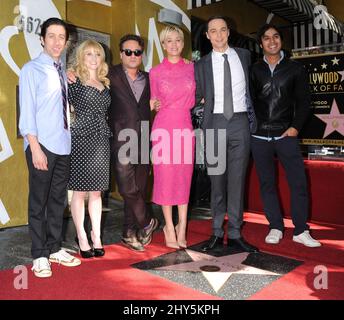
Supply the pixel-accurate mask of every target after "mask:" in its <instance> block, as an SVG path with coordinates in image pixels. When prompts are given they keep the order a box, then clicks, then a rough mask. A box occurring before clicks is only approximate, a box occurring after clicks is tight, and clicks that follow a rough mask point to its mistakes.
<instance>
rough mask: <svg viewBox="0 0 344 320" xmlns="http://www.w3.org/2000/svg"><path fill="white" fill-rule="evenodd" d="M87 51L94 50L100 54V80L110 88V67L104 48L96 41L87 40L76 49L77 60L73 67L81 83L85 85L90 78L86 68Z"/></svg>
mask: <svg viewBox="0 0 344 320" xmlns="http://www.w3.org/2000/svg"><path fill="white" fill-rule="evenodd" d="M87 49H94V51H95V52H96V53H100V57H101V63H100V66H99V68H98V78H99V81H101V82H102V83H103V84H104V85H105V86H106V87H109V85H110V80H109V79H108V78H107V77H106V76H107V74H108V72H109V67H108V65H107V63H106V62H105V52H104V49H103V47H102V46H101V45H100V43H98V42H97V41H94V40H86V41H84V42H83V43H81V44H80V45H79V46H78V48H77V49H76V54H75V60H74V63H73V65H72V69H73V70H74V71H75V73H76V75H77V76H78V77H79V78H80V81H81V82H82V83H83V84H85V83H86V81H87V80H88V79H89V78H90V73H89V71H88V69H87V67H86V66H85V62H84V61H85V51H86V50H87Z"/></svg>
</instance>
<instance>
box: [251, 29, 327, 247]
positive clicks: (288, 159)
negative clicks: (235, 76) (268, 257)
mask: <svg viewBox="0 0 344 320" xmlns="http://www.w3.org/2000/svg"><path fill="white" fill-rule="evenodd" d="M257 37H258V41H259V43H260V46H261V48H262V49H263V52H264V59H263V60H261V61H259V62H257V63H256V64H254V65H253V67H252V70H251V77H250V78H251V79H250V92H251V95H252V101H253V106H254V111H255V115H256V119H257V130H256V132H255V134H254V135H252V138H251V148H252V154H253V158H254V161H255V165H256V169H257V173H258V177H259V182H260V193H261V196H262V200H263V203H264V211H265V213H266V216H267V219H268V220H269V223H270V232H269V234H268V235H267V237H266V238H265V242H266V243H270V244H277V243H279V241H280V240H281V239H282V237H283V229H284V224H283V216H282V213H281V208H280V204H279V199H278V193H277V187H276V177H275V162H274V156H275V154H276V155H277V157H278V159H279V160H280V161H281V163H282V165H283V167H284V169H285V171H286V175H287V179H288V183H289V188H290V193H291V216H292V221H293V223H294V226H295V229H294V236H293V241H295V242H298V243H301V244H304V245H305V246H307V247H319V246H321V243H320V242H318V241H317V240H315V239H313V238H312V237H311V235H310V234H309V227H308V225H307V223H306V221H307V215H308V194H307V180H306V175H305V169H304V164H303V159H302V155H301V152H300V148H299V143H298V139H297V135H298V133H299V131H300V129H301V128H302V126H303V124H304V122H305V120H306V119H307V117H308V114H309V106H310V91H309V87H308V81H307V77H306V72H305V69H304V67H303V66H302V65H301V64H300V63H298V62H296V61H293V60H290V59H288V58H287V57H285V55H284V52H283V51H282V50H281V48H282V35H281V32H280V31H279V29H278V28H277V27H276V26H274V25H271V24H266V25H264V26H263V27H262V28H261V29H260V30H259V31H258V33H257Z"/></svg>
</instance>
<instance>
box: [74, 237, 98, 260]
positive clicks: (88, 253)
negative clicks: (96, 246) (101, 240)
mask: <svg viewBox="0 0 344 320" xmlns="http://www.w3.org/2000/svg"><path fill="white" fill-rule="evenodd" d="M75 242H76V244H77V245H78V247H79V251H80V255H81V256H82V257H83V258H84V259H89V258H93V257H94V256H95V252H94V251H93V249H92V248H91V249H90V250H86V251H83V250H81V249H80V245H79V239H78V237H75Z"/></svg>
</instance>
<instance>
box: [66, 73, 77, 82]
mask: <svg viewBox="0 0 344 320" xmlns="http://www.w3.org/2000/svg"><path fill="white" fill-rule="evenodd" d="M66 75H67V80H68V83H69V84H71V83H74V82H75V81H76V76H75V72H74V71H72V70H67V72H66Z"/></svg>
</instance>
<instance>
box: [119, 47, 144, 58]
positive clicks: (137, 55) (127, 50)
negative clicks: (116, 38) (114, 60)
mask: <svg viewBox="0 0 344 320" xmlns="http://www.w3.org/2000/svg"><path fill="white" fill-rule="evenodd" d="M121 52H124V53H125V55H126V56H128V57H130V56H131V55H132V54H134V55H135V57H139V56H141V55H142V53H143V51H142V50H139V49H136V50H134V51H133V50H130V49H122V50H121Z"/></svg>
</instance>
